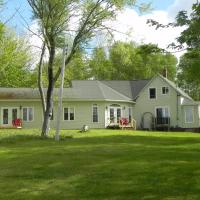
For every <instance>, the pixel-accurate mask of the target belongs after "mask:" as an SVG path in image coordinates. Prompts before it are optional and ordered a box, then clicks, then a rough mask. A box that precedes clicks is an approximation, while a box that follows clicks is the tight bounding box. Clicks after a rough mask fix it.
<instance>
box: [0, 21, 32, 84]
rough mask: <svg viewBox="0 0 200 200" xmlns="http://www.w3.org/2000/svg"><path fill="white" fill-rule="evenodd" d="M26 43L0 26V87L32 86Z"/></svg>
mask: <svg viewBox="0 0 200 200" xmlns="http://www.w3.org/2000/svg"><path fill="white" fill-rule="evenodd" d="M28 52H29V50H28V46H27V45H26V41H25V40H23V39H22V38H19V37H17V36H16V35H15V34H14V33H13V32H12V31H10V30H9V29H7V28H6V27H5V26H3V25H2V24H1V26H0V63H1V65H0V77H1V78H0V87H29V86H31V85H32V83H31V79H32V74H31V72H30V64H29V63H30V55H29V53H28Z"/></svg>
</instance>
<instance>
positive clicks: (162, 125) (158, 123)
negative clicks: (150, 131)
mask: <svg viewBox="0 0 200 200" xmlns="http://www.w3.org/2000/svg"><path fill="white" fill-rule="evenodd" d="M154 121H155V129H156V130H170V117H155V120H154Z"/></svg>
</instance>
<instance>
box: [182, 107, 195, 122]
mask: <svg viewBox="0 0 200 200" xmlns="http://www.w3.org/2000/svg"><path fill="white" fill-rule="evenodd" d="M185 108H191V109H192V121H187V117H186V110H185ZM185 108H184V114H185V123H186V124H193V123H194V108H193V107H185Z"/></svg>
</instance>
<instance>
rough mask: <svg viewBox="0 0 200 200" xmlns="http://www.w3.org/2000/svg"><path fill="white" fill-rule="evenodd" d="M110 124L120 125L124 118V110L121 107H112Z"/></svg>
mask: <svg viewBox="0 0 200 200" xmlns="http://www.w3.org/2000/svg"><path fill="white" fill-rule="evenodd" d="M109 111H110V124H118V123H119V120H120V118H121V116H122V109H121V108H120V107H110V110H109Z"/></svg>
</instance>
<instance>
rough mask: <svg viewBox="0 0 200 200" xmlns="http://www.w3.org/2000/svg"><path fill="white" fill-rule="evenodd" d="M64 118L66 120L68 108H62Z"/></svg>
mask: <svg viewBox="0 0 200 200" xmlns="http://www.w3.org/2000/svg"><path fill="white" fill-rule="evenodd" d="M64 120H68V108H64Z"/></svg>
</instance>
